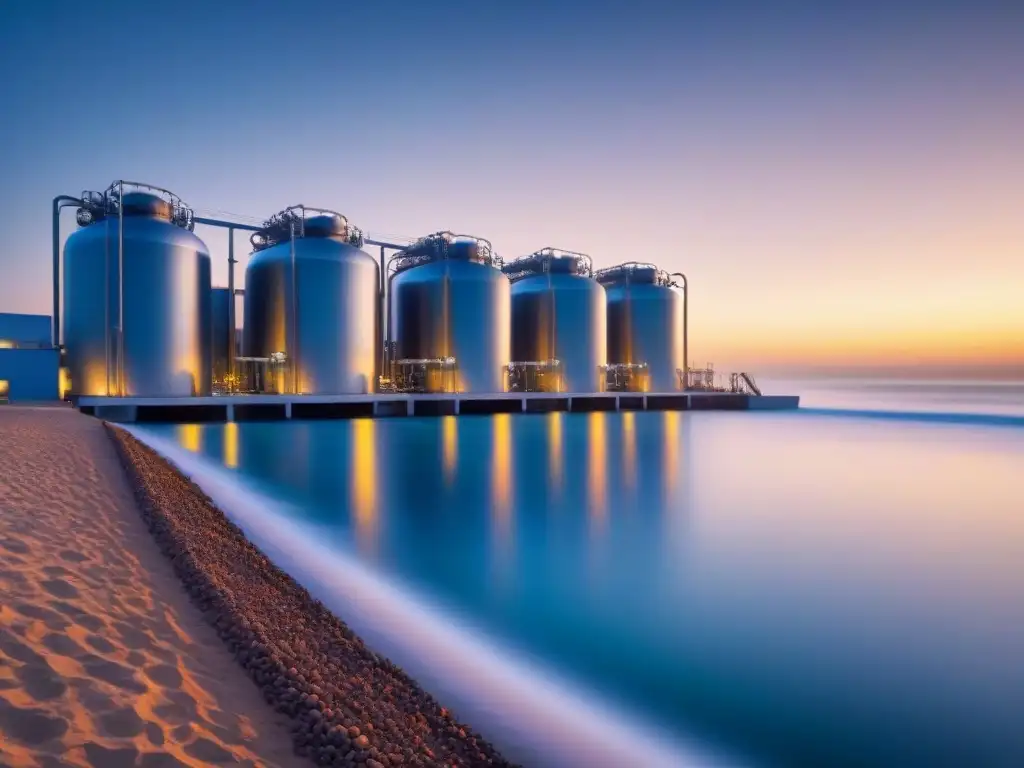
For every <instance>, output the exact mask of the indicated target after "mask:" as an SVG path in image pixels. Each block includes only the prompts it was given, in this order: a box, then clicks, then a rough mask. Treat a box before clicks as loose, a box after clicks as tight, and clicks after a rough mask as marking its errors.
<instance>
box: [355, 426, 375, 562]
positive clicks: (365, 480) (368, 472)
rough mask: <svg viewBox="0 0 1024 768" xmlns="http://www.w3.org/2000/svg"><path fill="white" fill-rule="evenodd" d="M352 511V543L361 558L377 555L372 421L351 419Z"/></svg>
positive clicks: (373, 428) (373, 430) (373, 432)
mask: <svg viewBox="0 0 1024 768" xmlns="http://www.w3.org/2000/svg"><path fill="white" fill-rule="evenodd" d="M351 428H352V433H351V448H350V451H351V474H350V476H349V480H350V482H351V488H352V494H351V496H352V511H353V516H354V518H355V533H356V542H357V543H358V546H359V549H360V551H361V552H363V553H364V554H375V553H376V551H377V534H378V531H377V444H376V421H374V420H373V419H355V420H354V421H353V422H352V425H351Z"/></svg>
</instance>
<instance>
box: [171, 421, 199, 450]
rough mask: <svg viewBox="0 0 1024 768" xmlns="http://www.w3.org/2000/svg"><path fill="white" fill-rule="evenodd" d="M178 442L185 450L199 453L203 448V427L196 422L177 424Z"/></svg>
mask: <svg viewBox="0 0 1024 768" xmlns="http://www.w3.org/2000/svg"><path fill="white" fill-rule="evenodd" d="M177 429H178V442H179V443H180V444H181V447H182V448H184V449H185V450H186V451H192V452H193V453H199V452H200V451H201V450H202V449H203V428H202V427H201V426H199V425H198V424H179V425H178V428H177Z"/></svg>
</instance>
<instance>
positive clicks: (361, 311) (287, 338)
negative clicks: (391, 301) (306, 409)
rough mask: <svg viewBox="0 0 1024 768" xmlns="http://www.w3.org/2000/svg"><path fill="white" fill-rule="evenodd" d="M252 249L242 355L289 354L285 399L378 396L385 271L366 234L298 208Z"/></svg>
mask: <svg viewBox="0 0 1024 768" xmlns="http://www.w3.org/2000/svg"><path fill="white" fill-rule="evenodd" d="M251 242H252V244H253V248H254V252H253V255H252V258H251V259H250V260H249V264H248V266H247V267H246V270H245V312H244V315H245V323H244V330H243V332H242V344H243V354H244V355H245V356H247V357H270V356H271V355H273V354H275V353H284V355H285V356H286V358H287V361H288V371H287V373H286V375H285V381H284V382H283V384H284V389H285V391H287V392H295V393H298V394H331V395H334V394H361V393H368V392H374V391H376V389H377V359H378V345H379V340H380V332H379V321H378V319H377V315H378V309H377V305H378V299H379V292H380V282H379V280H380V278H379V275H380V270H379V268H378V266H377V262H376V260H375V259H374V258H373V257H372V256H370V255H369V254H368V253H366V252H364V251H362V250H360V246H361V245H362V243H363V236H362V233H361V232H360V231H359V230H358V229H357V228H356V227H353V226H351V225H350V224H349V223H348V220H347V219H346V218H345V217H344V216H342V215H341V214H339V213H336V212H334V211H327V210H323V209H319V208H306V207H305V206H294V207H292V208H288V209H287V210H285V211H282V212H281V213H279V214H277V215H276V216H274V217H273V218H271V219H270V220H268V221H267V222H266V223H265V225H264V227H263V229H262V230H261V231H259V232H257V233H255V234H254V235H253V237H252V239H251Z"/></svg>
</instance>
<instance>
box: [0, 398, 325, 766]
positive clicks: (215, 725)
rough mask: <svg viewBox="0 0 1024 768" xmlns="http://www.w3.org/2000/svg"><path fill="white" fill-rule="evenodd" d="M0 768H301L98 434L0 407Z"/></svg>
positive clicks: (50, 416)
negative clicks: (155, 536)
mask: <svg viewBox="0 0 1024 768" xmlns="http://www.w3.org/2000/svg"><path fill="white" fill-rule="evenodd" d="M0 464H2V471H0V765H3V766H55V765H78V766H94V767H95V768H120V766H130V765H131V766H147V767H152V768H156V767H158V766H178V765H187V766H201V765H210V764H228V765H236V764H240V765H267V766H293V765H309V764H310V762H309V760H308V759H306V758H300V757H297V756H295V755H294V754H293V749H292V743H291V738H290V736H289V733H288V730H287V726H286V725H285V721H286V718H285V717H284V716H283V715H281V714H279V713H277V712H275V711H274V710H273V709H272V708H270V707H268V706H267V705H266V704H265V703H264V702H263V701H262V700H261V698H260V696H259V695H258V691H257V689H256V688H255V687H254V686H253V683H252V681H251V680H250V679H249V676H248V675H247V674H246V673H245V671H244V670H243V669H242V668H241V667H240V666H239V665H238V664H237V663H236V662H235V660H234V658H233V657H232V655H231V653H230V652H229V651H228V650H227V648H226V647H225V646H224V643H223V642H222V641H221V640H220V638H219V637H218V636H217V633H216V631H215V630H214V629H213V628H212V627H211V626H210V625H209V624H208V623H207V622H205V621H204V620H203V618H202V615H201V613H200V612H199V611H198V610H197V609H196V607H195V606H194V605H192V604H191V603H190V601H189V598H188V596H187V594H186V591H185V589H184V588H183V587H182V584H181V582H180V580H179V579H178V577H177V576H176V575H175V573H174V570H173V567H172V565H171V563H170V562H169V561H168V560H167V558H166V557H164V556H163V554H161V552H160V549H159V547H158V546H157V544H156V542H155V541H154V540H153V537H152V536H151V534H150V533H149V531H148V530H147V529H146V525H145V523H144V522H143V519H142V517H141V516H140V514H139V511H138V507H137V505H136V502H135V500H134V498H133V494H132V490H131V487H130V485H129V483H128V480H127V478H126V475H125V472H124V470H123V468H122V466H121V463H120V461H119V458H118V455H117V453H116V450H115V446H114V444H113V442H112V441H111V439H110V437H109V435H108V434H107V432H106V430H105V428H104V426H103V424H102V423H100V422H99V421H96V420H94V419H92V418H90V417H87V416H82V415H80V414H78V413H76V412H74V411H72V410H70V409H68V408H63V407H50V408H20V407H13V406H4V407H0Z"/></svg>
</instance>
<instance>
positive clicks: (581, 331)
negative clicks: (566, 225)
mask: <svg viewBox="0 0 1024 768" xmlns="http://www.w3.org/2000/svg"><path fill="white" fill-rule="evenodd" d="M502 271H503V272H504V273H505V274H506V275H507V276H508V278H509V280H510V281H511V283H512V359H513V360H514V361H516V362H514V363H512V366H513V369H512V370H510V376H511V377H513V378H521V379H522V380H523V382H524V385H520V386H517V387H516V388H517V389H520V388H522V387H523V386H526V391H530V390H532V389H533V386H536V387H538V388H539V389H540V391H556V392H557V391H562V392H601V391H603V390H604V388H605V387H604V374H603V368H604V365H605V362H606V354H605V350H606V347H607V307H606V303H605V302H606V298H605V289H604V288H603V287H602V286H601V285H600V284H599V283H597V282H596V281H595V280H593V279H592V277H593V274H594V269H593V265H592V263H591V260H590V257H589V256H586V255H584V254H582V253H572V252H570V251H561V250H557V249H554V248H544V249H542V250H540V251H537V252H536V253H532V254H530V255H529V256H524V257H522V258H520V259H516V260H515V261H512V262H510V263H508V264H506V265H505V266H504V267H503V269H502ZM542 363H545V364H543V365H542ZM552 363H556V365H552ZM530 381H533V386H529V385H526V382H530Z"/></svg>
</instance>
